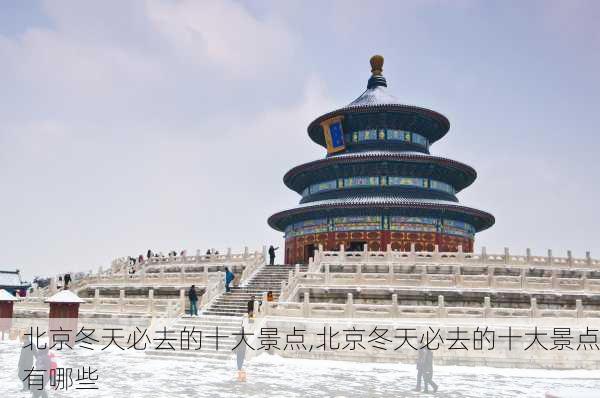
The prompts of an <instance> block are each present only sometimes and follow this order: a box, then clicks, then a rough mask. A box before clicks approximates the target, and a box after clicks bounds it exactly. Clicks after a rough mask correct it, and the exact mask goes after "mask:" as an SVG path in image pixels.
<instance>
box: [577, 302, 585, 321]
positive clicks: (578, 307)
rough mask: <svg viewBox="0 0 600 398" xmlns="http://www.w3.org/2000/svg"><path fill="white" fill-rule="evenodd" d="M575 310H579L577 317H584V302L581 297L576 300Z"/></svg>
mask: <svg viewBox="0 0 600 398" xmlns="http://www.w3.org/2000/svg"><path fill="white" fill-rule="evenodd" d="M575 311H577V318H583V315H584V314H583V302H582V301H581V299H577V300H575Z"/></svg>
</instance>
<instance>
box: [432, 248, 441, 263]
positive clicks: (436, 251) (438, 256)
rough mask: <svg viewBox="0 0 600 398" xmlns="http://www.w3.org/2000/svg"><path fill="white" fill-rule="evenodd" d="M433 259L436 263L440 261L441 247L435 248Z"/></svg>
mask: <svg viewBox="0 0 600 398" xmlns="http://www.w3.org/2000/svg"><path fill="white" fill-rule="evenodd" d="M433 259H434V260H435V261H440V246H439V245H434V246H433Z"/></svg>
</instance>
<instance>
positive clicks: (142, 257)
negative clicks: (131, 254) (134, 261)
mask: <svg viewBox="0 0 600 398" xmlns="http://www.w3.org/2000/svg"><path fill="white" fill-rule="evenodd" d="M143 263H144V255H143V254H140V255H139V256H138V264H140V265H141V264H143Z"/></svg>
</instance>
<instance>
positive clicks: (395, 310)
mask: <svg viewBox="0 0 600 398" xmlns="http://www.w3.org/2000/svg"><path fill="white" fill-rule="evenodd" d="M399 315H400V309H399V308H398V295H397V294H396V293H394V294H392V316H393V317H398V316H399Z"/></svg>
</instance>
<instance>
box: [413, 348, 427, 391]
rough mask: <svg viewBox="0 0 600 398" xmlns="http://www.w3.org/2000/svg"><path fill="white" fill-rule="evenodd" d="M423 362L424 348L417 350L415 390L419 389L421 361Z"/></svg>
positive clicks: (421, 369)
mask: <svg viewBox="0 0 600 398" xmlns="http://www.w3.org/2000/svg"><path fill="white" fill-rule="evenodd" d="M424 362H425V348H424V347H421V348H420V349H419V350H417V387H416V388H415V391H421V380H422V379H423V363H424Z"/></svg>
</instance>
